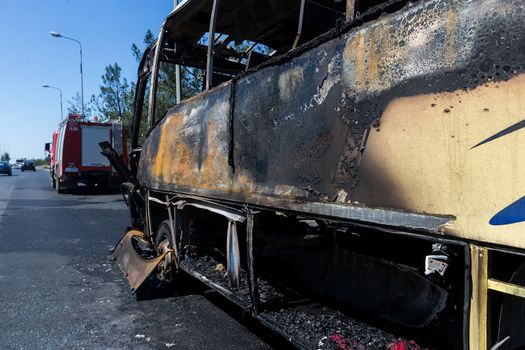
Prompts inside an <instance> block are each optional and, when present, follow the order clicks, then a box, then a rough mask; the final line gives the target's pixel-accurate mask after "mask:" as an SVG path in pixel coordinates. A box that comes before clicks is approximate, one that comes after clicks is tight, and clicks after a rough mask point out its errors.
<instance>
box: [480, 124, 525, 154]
mask: <svg viewBox="0 0 525 350" xmlns="http://www.w3.org/2000/svg"><path fill="white" fill-rule="evenodd" d="M523 128H525V119H523V120H522V121H521V122H517V123H516V124H514V125H511V126H509V127H508V128H506V129H504V130H501V131H500V132H498V133H496V134H494V135H492V136H491V137H489V138H487V139H485V140H483V141H481V142H480V143H478V144H477V145H474V146H472V147H470V149H473V148H476V147H478V146H481V145H483V144H485V143H487V142H490V141H494V140H496V139H499V138H500V137H503V136H506V135H508V134H510V133H513V132H514V131H518V130H519V129H523Z"/></svg>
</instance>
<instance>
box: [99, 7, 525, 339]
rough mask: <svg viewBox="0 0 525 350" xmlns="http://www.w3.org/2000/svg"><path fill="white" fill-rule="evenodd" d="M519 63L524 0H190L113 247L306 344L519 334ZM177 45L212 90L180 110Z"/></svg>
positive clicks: (155, 88) (174, 19) (159, 75)
mask: <svg viewBox="0 0 525 350" xmlns="http://www.w3.org/2000/svg"><path fill="white" fill-rule="evenodd" d="M321 14H322V16H321ZM239 44H240V45H239ZM258 48H259V49H260V48H263V49H260V50H257V49H258ZM524 62H525V5H524V4H523V2H521V1H512V0H508V1H504V0H490V1H489V0H486V1H466V0H465V1H444V0H426V1H417V2H407V1H388V2H381V1H375V2H372V3H368V4H367V5H363V4H361V3H354V2H352V1H347V2H346V3H345V2H343V1H336V0H323V1H316V2H313V1H308V0H306V1H298V0H294V1H282V0H280V1H270V0H265V1H260V0H258V1H238V0H214V1H187V2H185V3H183V4H182V5H180V6H179V7H178V8H177V9H176V10H174V11H173V13H172V14H171V15H170V16H169V17H168V18H167V20H166V22H165V23H164V25H163V27H162V28H161V31H160V35H159V38H158V40H157V44H156V45H154V46H153V47H152V48H151V49H150V50H147V51H146V53H145V55H144V57H143V60H142V62H141V65H140V68H139V80H138V83H137V96H136V100H135V117H134V118H135V119H134V125H133V135H132V147H133V151H132V153H131V154H130V159H131V160H130V168H131V172H130V173H129V174H125V176H126V177H127V179H128V183H127V184H126V185H125V186H124V187H123V190H124V194H125V198H126V199H127V201H128V204H129V206H130V210H131V216H132V223H133V226H134V228H135V229H134V230H131V231H129V232H128V233H127V234H126V235H125V236H124V237H123V239H122V240H121V241H120V242H119V244H118V245H117V247H116V249H115V252H114V256H115V258H116V259H117V261H118V263H119V265H120V266H121V268H123V269H124V270H126V272H127V276H128V280H129V282H130V284H131V287H132V288H133V290H136V289H137V288H139V287H140V285H141V284H142V282H143V281H144V280H145V279H146V278H147V276H148V274H149V273H151V272H153V271H156V273H158V274H159V275H160V276H162V277H163V278H164V279H166V280H172V279H173V278H174V276H173V275H174V273H175V270H184V271H186V272H187V273H189V274H191V275H193V276H195V277H196V278H198V279H200V280H201V281H203V282H204V283H207V284H208V285H210V286H211V287H213V288H215V289H216V290H218V291H219V292H220V293H222V294H223V295H225V296H226V297H228V298H230V299H231V300H234V301H235V302H236V303H238V304H240V305H241V306H242V307H245V308H246V309H249V310H251V312H252V314H253V315H254V316H255V317H257V318H259V319H260V320H261V321H262V322H264V323H265V324H267V325H269V326H271V327H272V328H274V329H276V330H277V331H279V332H281V333H282V334H283V335H285V336H286V337H287V338H288V339H290V340H291V341H293V342H294V343H295V344H297V345H299V346H302V347H306V348H323V347H326V346H330V344H332V345H335V346H339V345H342V344H343V345H344V344H346V345H348V346H352V347H353V348H367V347H370V348H388V347H389V346H390V347H392V346H395V345H396V342H404V340H399V339H400V338H402V339H407V340H410V339H415V340H416V342H417V343H419V344H421V345H423V346H427V347H432V348H443V349H452V348H458V349H460V348H465V349H466V348H470V349H486V348H489V347H492V346H494V345H496V344H497V345H498V347H499V348H502V349H514V348H520V347H522V346H524V345H525V336H524V333H525V332H522V325H523V324H524V323H525V316H524V313H523V309H524V307H525V301H524V299H523V298H524V297H525V257H524V254H525V239H524V238H523V237H522V235H523V234H524V233H525V210H524V207H525V197H523V196H524V193H523V189H524V188H525V177H524V176H523V174H525V163H524V162H522V161H521V160H522V159H523V157H524V154H523V152H524V151H525V138H524V132H525V131H524V130H523V129H524V127H525V119H524V118H525V74H524V72H525V67H524V65H523V63H524ZM176 65H178V66H183V67H185V69H190V70H191V69H193V72H197V71H198V70H201V72H202V73H203V74H202V75H201V76H202V77H203V81H202V89H203V92H202V93H200V94H198V95H196V96H193V97H191V98H187V99H185V100H183V101H181V102H180V103H176V104H175V103H173V104H172V105H170V106H169V107H170V108H169V109H168V110H166V108H165V103H164V102H162V103H161V102H160V101H161V99H164V98H165V96H166V94H167V90H163V86H165V85H166V84H163V82H162V79H163V78H165V77H166V74H164V73H163V69H166V67H176ZM177 69H179V68H177ZM146 95H148V96H146ZM173 98H174V97H173ZM146 101H148V102H146ZM162 101H165V100H162ZM163 105H164V107H162V106H163ZM146 110H147V112H146ZM143 111H144V112H143ZM146 118H147V123H145V122H144V121H145V120H146ZM146 124H147V125H146ZM141 135H146V137H145V139H144V140H143V142H142V140H141ZM106 146H107V145H106ZM104 152H105V153H106V154H107V155H108V156H109V157H110V158H111V149H110V148H109V147H105V149H104ZM115 167H117V166H116V165H115ZM122 171H124V170H122ZM144 245H152V246H153V248H154V249H153V250H154V253H151V252H150V253H147V252H146V253H145V252H144V251H141V249H140V247H141V246H142V247H143V246H144ZM148 254H149V255H148ZM319 303H321V304H319ZM358 320H360V321H358ZM392 344H394V345H392ZM406 344H409V343H406ZM410 344H412V346H415V345H414V344H415V343H410Z"/></svg>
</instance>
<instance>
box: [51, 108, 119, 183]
mask: <svg viewBox="0 0 525 350" xmlns="http://www.w3.org/2000/svg"><path fill="white" fill-rule="evenodd" d="M102 141H107V142H109V143H110V144H111V145H112V147H113V148H114V149H115V151H116V152H117V154H118V155H119V156H120V157H121V158H122V160H123V162H124V164H127V152H126V135H125V132H124V129H123V127H122V124H120V123H100V122H97V121H86V120H84V119H83V118H82V117H81V116H80V115H77V114H71V115H69V116H68V118H67V120H64V121H63V122H62V123H60V126H59V128H58V129H57V130H55V131H54V132H53V143H52V146H51V147H49V146H50V145H49V144H48V145H46V150H48V151H50V154H51V164H50V172H51V181H52V183H53V188H55V189H56V191H57V193H63V192H65V191H67V190H75V189H79V188H83V187H91V188H117V187H118V186H119V185H120V184H121V183H122V179H121V178H120V176H119V174H118V173H117V172H116V171H115V169H114V168H113V167H112V166H111V164H110V163H109V161H108V159H107V158H106V157H104V156H103V155H102V154H101V153H100V147H99V145H98V143H99V142H102Z"/></svg>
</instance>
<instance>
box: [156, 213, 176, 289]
mask: <svg viewBox="0 0 525 350" xmlns="http://www.w3.org/2000/svg"><path fill="white" fill-rule="evenodd" d="M173 248H174V243H173V239H172V237H171V231H170V224H169V220H164V221H163V222H162V223H161V224H160V225H159V228H158V229H157V234H156V235H155V249H156V250H157V254H158V255H160V254H162V253H164V251H165V250H168V252H167V253H166V256H165V257H164V260H163V261H162V262H160V264H159V266H158V269H159V278H160V279H161V280H163V281H164V282H166V283H167V284H172V283H173V280H174V276H175V273H176V272H177V269H176V257H175V253H174V249H173Z"/></svg>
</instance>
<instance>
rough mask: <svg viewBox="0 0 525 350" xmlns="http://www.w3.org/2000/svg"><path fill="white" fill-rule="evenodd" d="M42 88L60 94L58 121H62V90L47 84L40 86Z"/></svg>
mask: <svg viewBox="0 0 525 350" xmlns="http://www.w3.org/2000/svg"><path fill="white" fill-rule="evenodd" d="M42 87H43V88H50V89H55V90H58V91H59V92H60V121H62V120H64V109H63V108H62V89H60V88H57V87H55V86H51V85H47V84H42Z"/></svg>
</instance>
